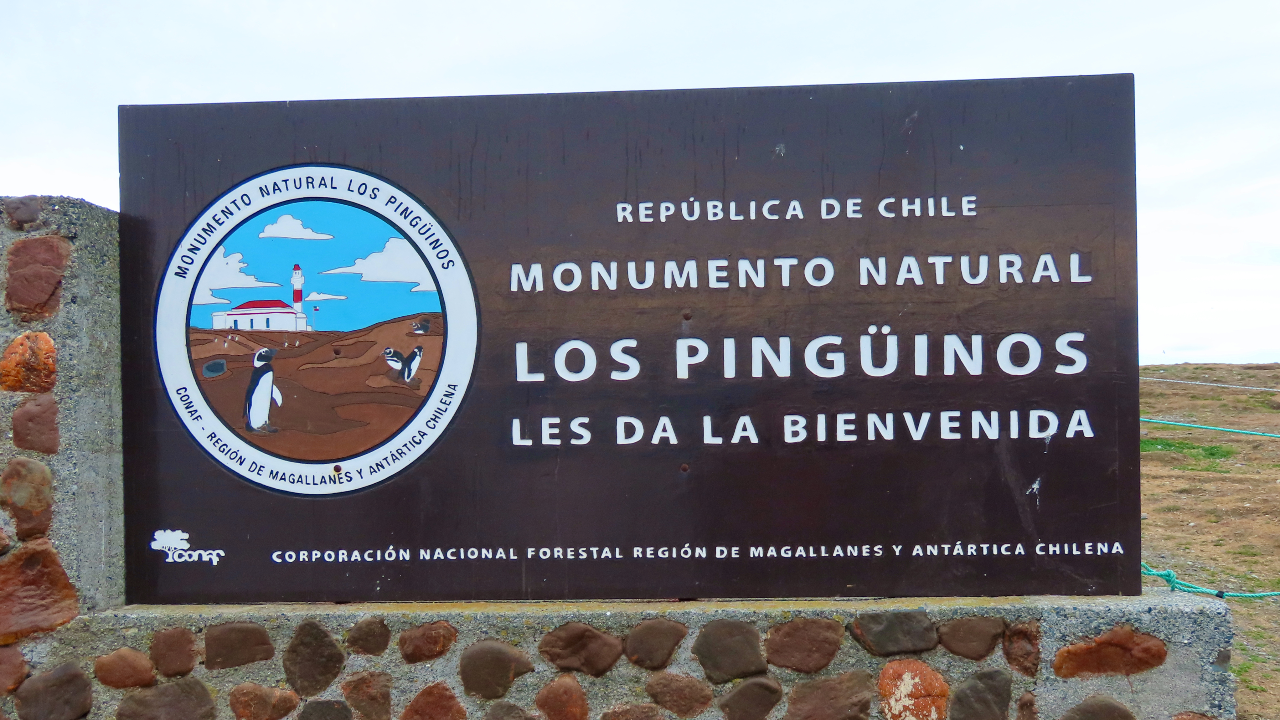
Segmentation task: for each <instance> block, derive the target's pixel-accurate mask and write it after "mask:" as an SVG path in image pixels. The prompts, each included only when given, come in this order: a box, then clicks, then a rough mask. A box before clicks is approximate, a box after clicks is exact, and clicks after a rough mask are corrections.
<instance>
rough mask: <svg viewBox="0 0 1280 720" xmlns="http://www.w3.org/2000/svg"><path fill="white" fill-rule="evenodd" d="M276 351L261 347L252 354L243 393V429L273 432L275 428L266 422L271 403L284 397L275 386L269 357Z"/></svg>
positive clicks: (278, 401)
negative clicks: (251, 363) (250, 366)
mask: <svg viewBox="0 0 1280 720" xmlns="http://www.w3.org/2000/svg"><path fill="white" fill-rule="evenodd" d="M275 356H276V351H275V350H271V349H269V348H262V349H261V350H259V351H258V352H257V353H255V354H254V356H253V375H252V376H250V378H249V388H248V389H247V390H246V391H245V394H244V420H245V429H246V430H249V431H252V432H257V433H264V432H266V433H273V432H276V428H274V427H272V426H271V425H270V424H269V423H268V416H269V415H270V414H271V403H272V401H274V402H275V404H276V405H281V404H283V402H284V398H282V397H280V390H279V389H278V388H276V371H275V369H274V368H272V367H271V358H273V357H275Z"/></svg>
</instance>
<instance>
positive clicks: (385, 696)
mask: <svg viewBox="0 0 1280 720" xmlns="http://www.w3.org/2000/svg"><path fill="white" fill-rule="evenodd" d="M342 696H343V697H344V698H346V699H347V704H349V705H350V706H351V707H352V708H353V709H354V710H355V711H356V712H358V713H360V717H362V718H364V720H391V675H389V674H388V673H384V672H362V673H357V674H355V675H352V676H351V677H349V678H347V679H346V680H344V681H342Z"/></svg>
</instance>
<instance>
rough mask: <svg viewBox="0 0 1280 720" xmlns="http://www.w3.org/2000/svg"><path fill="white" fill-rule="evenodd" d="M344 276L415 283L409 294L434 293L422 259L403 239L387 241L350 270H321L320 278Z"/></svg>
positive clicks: (367, 280) (433, 285)
mask: <svg viewBox="0 0 1280 720" xmlns="http://www.w3.org/2000/svg"><path fill="white" fill-rule="evenodd" d="M339 273H347V274H351V275H359V276H360V279H361V280H363V281H365V282H402V283H417V287H415V288H413V292H431V291H434V290H435V289H436V284H435V281H433V280H432V279H431V271H430V270H427V266H426V264H425V263H424V262H423V261H422V256H421V255H419V254H418V253H417V251H415V250H414V249H413V246H412V245H410V244H409V241H408V240H405V239H404V238H391V239H390V240H387V245H386V247H384V248H382V249H381V250H379V251H378V252H376V253H373V254H371V255H370V256H369V257H367V258H360V259H358V260H356V262H355V264H354V265H352V266H351V267H343V268H334V269H333V270H325V271H324V272H323V273H321V275H335V274H339Z"/></svg>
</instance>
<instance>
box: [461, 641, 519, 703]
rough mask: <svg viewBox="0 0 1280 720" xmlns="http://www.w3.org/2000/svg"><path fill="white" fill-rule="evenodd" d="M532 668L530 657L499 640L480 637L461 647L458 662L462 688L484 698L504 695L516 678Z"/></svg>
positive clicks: (488, 698) (493, 698)
mask: <svg viewBox="0 0 1280 720" xmlns="http://www.w3.org/2000/svg"><path fill="white" fill-rule="evenodd" d="M532 671H533V663H532V662H530V661H529V658H528V657H526V656H525V654H524V653H522V652H520V651H519V650H517V649H515V648H514V647H512V646H511V645H508V644H507V643H504V642H502V641H501V640H491V639H490V640H481V641H479V642H477V643H475V644H474V645H472V646H471V647H468V648H467V649H466V650H463V651H462V658H461V659H460V660H459V661H458V675H459V676H461V678H462V687H463V690H464V691H465V692H466V693H467V694H468V695H475V696H477V697H481V698H484V699H485V700H497V699H498V698H500V697H502V696H503V695H506V694H507V690H510V689H511V683H513V682H515V679H516V678H518V677H520V676H521V675H524V674H525V673H527V672H532Z"/></svg>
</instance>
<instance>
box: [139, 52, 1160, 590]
mask: <svg viewBox="0 0 1280 720" xmlns="http://www.w3.org/2000/svg"><path fill="white" fill-rule="evenodd" d="M120 132H121V188H122V215H121V260H122V270H123V272H122V278H123V280H124V282H123V283H122V292H121V295H122V309H123V316H124V338H125V343H124V348H123V367H124V377H123V382H124V388H125V395H124V397H125V406H124V418H125V426H124V427H125V478H126V492H127V507H128V517H127V518H126V524H127V533H128V592H129V598H130V600H131V601H134V602H209V601H215V602H221V601H236V602H239V601H273V600H280V601H308V600H310V601H354V600H435V599H442V600H443V599H449V600H470V599H558V598H724V597H794V596H866V595H883V596H909V595H1007V594H1033V593H1055V594H1056V593H1067V594H1114V593H1137V592H1138V591H1139V572H1138V562H1139V525H1138V513H1139V504H1138V500H1139V494H1138V442H1137V441H1138V437H1137V433H1138V429H1137V418H1138V403H1137V377H1136V376H1137V373H1136V369H1137V338H1136V330H1137V302H1136V301H1137V297H1136V279H1135V267H1136V255H1135V222H1134V209H1135V192H1134V99H1133V78H1132V77H1131V76H1129V75H1108V76H1092V77H1069V78H1033V79H1014V80H991V81H972V82H970V81H966V82H934V83H902V84H885V85H841V86H813V87H781V88H750V89H722V90H681V91H662V92H629V93H594V94H577V95H536V96H507V97H461V98H430V99H401V100H354V101H323V102H301V103H298V102H292V103H283V102H281V103H255V104H227V105H185V106H130V107H123V108H121V111H120Z"/></svg>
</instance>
